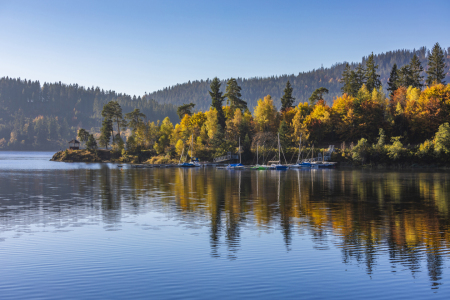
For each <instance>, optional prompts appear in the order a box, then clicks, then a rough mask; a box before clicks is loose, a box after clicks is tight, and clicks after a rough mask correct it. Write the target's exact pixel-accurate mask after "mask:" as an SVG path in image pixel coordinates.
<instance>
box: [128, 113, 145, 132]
mask: <svg viewBox="0 0 450 300" xmlns="http://www.w3.org/2000/svg"><path fill="white" fill-rule="evenodd" d="M145 118H146V116H145V114H143V113H141V110H140V109H139V108H135V109H134V110H133V111H132V112H129V113H127V114H125V120H127V121H128V126H129V127H130V128H131V131H132V132H135V131H136V130H137V128H138V126H139V125H140V124H142V123H143V122H144V119H145Z"/></svg>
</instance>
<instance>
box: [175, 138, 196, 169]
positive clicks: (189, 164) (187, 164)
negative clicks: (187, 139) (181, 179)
mask: <svg viewBox="0 0 450 300" xmlns="http://www.w3.org/2000/svg"><path fill="white" fill-rule="evenodd" d="M192 138H193V136H191V146H192ZM191 146H189V149H191ZM183 154H184V147H183V151H182V152H181V156H180V162H179V163H178V166H179V167H181V168H193V167H196V165H195V164H194V163H193V162H186V161H185V162H181V159H182V158H183ZM186 159H187V154H186Z"/></svg>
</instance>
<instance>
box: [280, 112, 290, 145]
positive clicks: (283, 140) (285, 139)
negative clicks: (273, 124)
mask: <svg viewBox="0 0 450 300" xmlns="http://www.w3.org/2000/svg"><path fill="white" fill-rule="evenodd" d="M278 133H279V134H280V144H281V147H282V148H283V149H284V150H285V151H286V149H287V147H288V146H289V126H288V124H287V122H286V120H285V119H283V121H281V123H280V127H279V128H278Z"/></svg>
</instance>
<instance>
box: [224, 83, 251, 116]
mask: <svg viewBox="0 0 450 300" xmlns="http://www.w3.org/2000/svg"><path fill="white" fill-rule="evenodd" d="M223 96H224V97H226V98H227V103H229V104H230V106H231V108H232V110H234V109H236V108H239V109H240V110H245V109H246V108H247V102H245V101H244V100H242V99H241V97H242V95H241V87H240V86H239V85H238V84H237V81H236V79H234V78H230V80H228V82H227V87H226V89H225V95H223Z"/></svg>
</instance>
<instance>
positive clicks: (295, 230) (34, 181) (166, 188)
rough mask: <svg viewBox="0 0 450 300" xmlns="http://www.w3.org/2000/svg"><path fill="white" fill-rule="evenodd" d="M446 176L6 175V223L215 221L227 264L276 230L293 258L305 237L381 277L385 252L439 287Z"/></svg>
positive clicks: (448, 239)
mask: <svg viewBox="0 0 450 300" xmlns="http://www.w3.org/2000/svg"><path fill="white" fill-rule="evenodd" d="M449 177H450V175H449V174H447V173H426V172H421V173H411V172H384V171H360V170H350V171H341V170H314V171H305V170H298V171H294V170H289V171H285V172H279V171H249V170H245V171H233V170H216V169H213V168H196V169H187V170H183V169H175V168H173V169H172V168H171V169H123V170H121V169H118V168H114V167H111V168H109V167H108V166H106V165H102V167H100V169H97V170H93V169H73V170H62V171H57V172H56V173H55V172H54V173H50V172H48V173H45V174H43V175H42V174H41V176H28V177H27V176H22V178H21V180H19V181H17V180H15V178H14V176H10V177H9V176H8V175H7V174H6V175H4V176H3V180H2V181H0V190H1V191H2V194H1V195H0V196H1V198H0V204H5V205H3V207H7V208H5V209H3V210H2V211H0V217H1V219H0V226H1V229H2V230H10V229H11V228H13V227H14V226H13V225H14V224H18V223H20V222H30V223H35V224H37V223H42V222H43V218H45V222H46V224H47V225H48V224H49V223H52V222H53V223H54V224H62V223H70V222H75V221H74V220H76V219H77V218H82V217H86V216H88V217H89V216H95V215H99V216H101V222H103V223H104V225H105V229H107V230H120V223H121V222H122V218H123V217H124V215H127V214H136V215H138V214H142V213H147V212H149V211H160V212H162V213H165V214H167V215H170V217H171V218H175V219H179V220H183V221H186V222H190V223H195V224H201V225H204V224H208V225H207V226H208V227H209V229H208V230H209V240H210V247H211V255H212V256H213V257H220V256H221V255H222V254H221V246H224V249H225V253H226V257H227V258H229V259H237V258H239V249H240V242H241V235H242V232H243V231H245V229H246V228H251V229H255V228H256V229H258V230H261V231H269V232H273V231H279V232H281V233H282V238H283V240H284V244H285V246H286V250H287V251H290V250H291V248H292V247H293V243H292V241H293V240H295V239H296V238H297V237H298V236H308V237H310V238H312V240H313V242H314V245H315V246H314V248H315V249H317V250H325V251H326V250H327V249H330V247H338V248H339V249H341V251H342V261H343V262H344V263H351V262H357V263H358V264H360V265H364V266H365V269H366V272H367V273H368V274H372V273H374V272H375V271H374V270H375V269H374V267H375V266H376V265H377V259H378V257H380V254H387V257H388V258H389V262H390V264H391V266H392V271H393V272H395V271H396V270H397V269H398V268H400V267H401V268H405V267H406V268H408V269H409V270H410V271H411V273H412V275H413V276H415V274H416V272H419V271H420V268H421V264H426V266H427V268H428V276H429V278H430V280H431V282H432V285H433V287H436V288H437V287H438V286H439V284H440V283H441V281H442V272H443V268H444V260H445V258H446V257H448V253H449V248H450V247H449V244H450V232H449V220H450V217H449V211H450V210H449V200H448V199H449V198H450V184H448V182H449V179H450V178H449ZM52 187H53V188H52ZM55 187H58V189H55ZM27 191H28V192H27ZM30 191H32V192H30ZM26 193H32V194H39V195H42V199H41V200H40V201H36V200H35V199H33V198H32V197H30V196H29V195H27V194H26ZM21 195H22V196H21ZM6 203H7V205H6ZM36 211H44V212H45V213H44V214H36V213H35V212H36ZM74 216H76V217H74ZM55 226H56V225H55Z"/></svg>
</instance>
